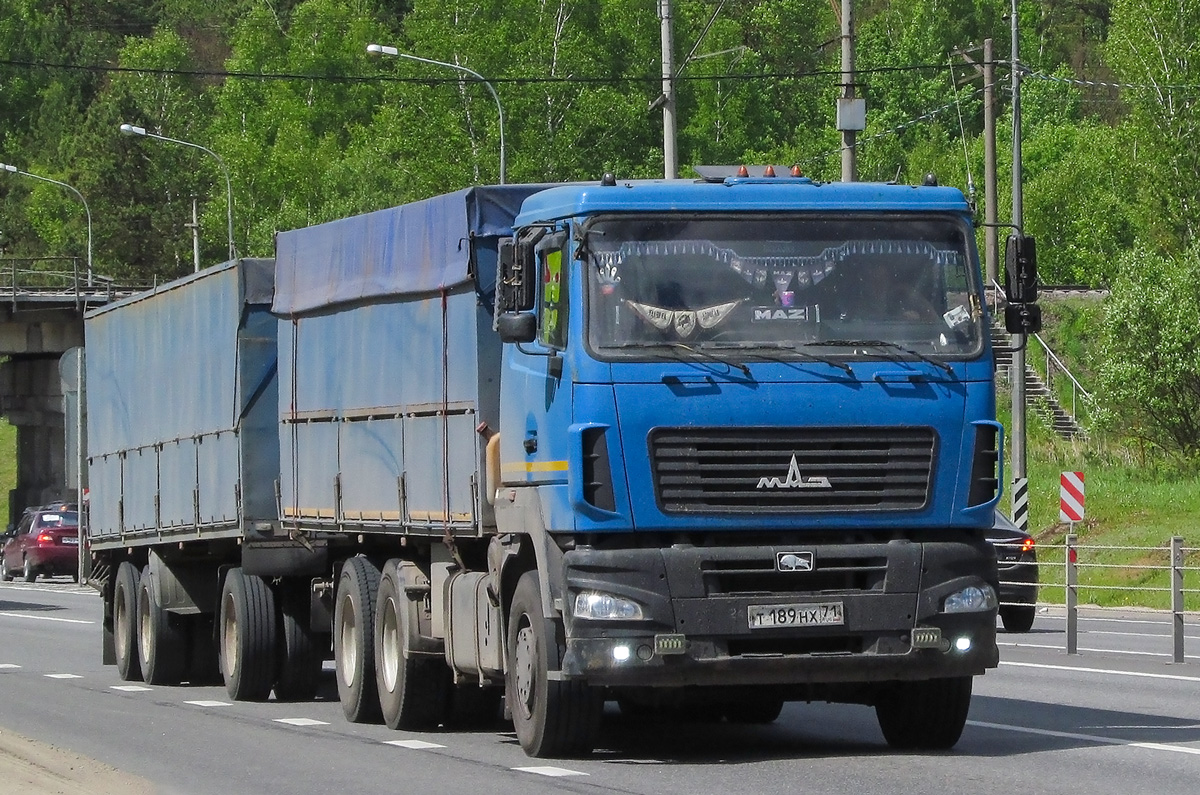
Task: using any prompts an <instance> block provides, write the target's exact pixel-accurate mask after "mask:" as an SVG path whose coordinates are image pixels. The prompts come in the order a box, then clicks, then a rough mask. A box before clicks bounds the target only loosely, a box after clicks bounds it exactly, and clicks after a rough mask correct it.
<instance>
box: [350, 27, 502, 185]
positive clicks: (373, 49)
mask: <svg viewBox="0 0 1200 795" xmlns="http://www.w3.org/2000/svg"><path fill="white" fill-rule="evenodd" d="M367 52H369V53H371V54H372V55H391V56H394V57H396V58H407V59H408V60H410V61H420V62H421V63H429V64H434V65H435V66H445V67H447V68H449V69H455V70H457V71H459V72H462V73H464V74H467V75H470V76H471V77H473V78H475V79H476V80H478V81H479V82H480V83H483V85H484V86H485V87H486V88H487V90H488V91H489V92H491V95H492V99H494V100H495V101H496V112H497V113H498V114H499V116H500V184H501V185H503V184H504V176H505V171H506V170H505V160H504V107H503V106H502V105H501V104H500V97H499V95H497V94H496V89H494V88H492V84H491V83H489V82H488V81H487V80H485V79H484V78H483V75H481V74H479V72H476V71H474V70H473V69H468V68H467V67H465V66H459V65H458V64H454V63H446V62H445V61H435V60H433V59H432V58H422V57H420V56H419V55H409V54H408V53H406V52H400V51H399V50H398V49H396V48H395V47H389V46H387V45H385V44H368V45H367Z"/></svg>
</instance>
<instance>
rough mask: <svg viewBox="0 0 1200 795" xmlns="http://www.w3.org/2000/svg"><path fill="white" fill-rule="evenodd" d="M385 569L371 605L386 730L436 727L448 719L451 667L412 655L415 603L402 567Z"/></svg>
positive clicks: (392, 565) (395, 565)
mask: <svg viewBox="0 0 1200 795" xmlns="http://www.w3.org/2000/svg"><path fill="white" fill-rule="evenodd" d="M403 565H404V564H400V563H397V562H395V561H392V562H389V563H388V565H387V566H386V567H384V573H383V577H382V579H381V580H380V582H379V594H378V596H377V597H376V601H375V639H374V640H375V642H374V648H375V686H376V690H377V691H378V693H379V704H380V709H381V711H382V712H383V722H384V723H385V724H386V725H387V727H388V728H389V729H407V730H410V731H411V730H420V729H435V728H437V727H438V726H439V725H440V724H442V723H444V722H445V721H446V712H447V706H448V700H449V699H448V694H449V690H450V687H451V679H450V669H449V668H448V667H446V664H445V663H444V662H443V661H442V659H438V658H434V657H424V656H418V655H413V654H411V653H410V651H409V643H408V638H409V637H411V636H412V635H414V634H416V630H415V628H414V627H413V622H414V621H415V620H416V615H415V614H414V613H415V609H416V605H414V604H413V603H412V600H411V599H410V598H409V597H408V595H407V594H406V593H405V590H404V586H403V582H402V576H401V573H400V569H401V566H403Z"/></svg>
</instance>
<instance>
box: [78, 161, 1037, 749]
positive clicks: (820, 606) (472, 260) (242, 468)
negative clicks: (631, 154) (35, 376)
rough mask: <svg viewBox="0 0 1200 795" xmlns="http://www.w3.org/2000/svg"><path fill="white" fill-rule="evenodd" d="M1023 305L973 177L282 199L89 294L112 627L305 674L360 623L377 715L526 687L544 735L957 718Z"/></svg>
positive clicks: (993, 603)
mask: <svg viewBox="0 0 1200 795" xmlns="http://www.w3.org/2000/svg"><path fill="white" fill-rule="evenodd" d="M1027 250H1028V251H1029V252H1031V251H1032V246H1028V247H1027ZM1010 259H1012V258H1010ZM1030 260H1031V253H1030ZM1020 263H1021V268H1018V270H1019V271H1020V274H1019V275H1020V276H1021V277H1022V278H1025V279H1028V280H1029V283H1032V277H1030V273H1032V268H1033V264H1032V262H1031V261H1028V262H1026V261H1025V260H1020ZM1025 295H1026V296H1027V297H1029V300H1030V302H1031V301H1032V297H1031V296H1030V295H1029V293H1028V291H1026V293H1025ZM1021 306H1023V305H1020V304H1019V305H1018V311H1014V312H1012V313H1010V314H1012V322H1013V323H1019V322H1021V320H1022V318H1028V317H1030V316H1032V315H1033V314H1035V313H1036V305H1034V304H1032V303H1029V304H1028V306H1026V308H1025V309H1024V310H1022V309H1021V308H1020V307H1021ZM988 322H989V318H988V316H987V302H986V301H985V300H984V292H983V285H982V279H981V275H980V273H979V261H978V254H977V252H976V250H975V244H974V235H973V227H972V218H971V210H970V207H969V206H968V205H967V203H966V201H965V199H964V198H963V196H962V194H961V193H960V192H959V191H957V190H955V189H952V188H943V187H937V186H936V185H924V186H904V185H878V184H859V183H854V184H821V183H817V182H814V181H811V180H809V179H807V178H804V177H800V176H792V177H786V176H783V177H776V176H774V174H773V172H768V171H763V172H760V173H758V174H756V175H754V176H751V175H750V174H749V173H742V174H736V173H732V174H712V173H709V174H708V175H707V176H705V177H702V178H701V179H699V180H696V181H685V180H675V181H643V182H618V181H617V180H615V179H613V178H611V177H606V178H605V179H604V180H602V181H601V182H600V183H590V184H572V185H557V186H551V185H505V186H481V187H474V188H468V189H465V190H461V191H456V192H454V193H450V194H446V195H443V196H438V197H433V198H431V199H427V200H424V201H420V202H414V203H411V204H407V205H403V206H400V207H395V208H389V209H386V210H381V211H377V212H373V213H367V214H364V215H360V216H354V217H351V218H345V219H341V220H338V221H334V222H331V223H326V224H320V225H317V226H313V227H308V228H304V229H297V230H292V231H288V232H283V233H280V234H279V235H278V237H277V241H276V256H275V259H274V260H239V261H236V262H231V263H226V264H224V265H221V266H217V267H216V268H213V269H210V270H208V271H205V272H202V273H200V274H198V275H196V276H193V277H189V278H187V279H184V280H181V281H179V282H175V283H172V284H169V285H164V286H163V287H160V288H158V289H157V290H155V291H153V292H152V293H149V294H146V295H143V296H138V297H135V298H133V299H129V300H128V301H125V302H122V303H121V304H117V305H114V306H112V307H107V308H105V309H102V310H98V311H96V312H93V313H91V314H90V315H89V316H88V318H87V320H86V323H85V332H86V344H87V359H86V360H87V397H86V400H87V408H88V416H89V425H88V428H89V431H88V434H89V449H88V462H89V474H90V484H91V493H92V506H91V516H90V522H89V528H88V533H87V539H86V543H87V544H88V554H89V555H90V556H91V564H92V567H93V573H94V577H93V580H94V584H95V585H96V586H97V587H98V588H99V589H100V590H101V592H102V593H103V594H104V603H105V620H104V628H105V643H104V649H105V659H106V661H111V662H116V663H117V665H118V670H119V672H120V675H121V676H122V677H124V678H127V679H130V678H136V677H138V676H141V677H144V678H145V679H146V680H147V681H153V682H158V683H164V684H166V683H170V682H177V681H181V680H183V679H186V678H189V677H191V678H195V679H199V678H201V677H204V676H210V677H211V676H213V675H214V673H219V675H220V677H221V678H222V679H223V680H224V682H225V685H226V688H227V690H228V692H229V694H230V696H231V697H233V698H235V699H265V698H268V697H270V695H271V693H272V692H273V693H274V694H275V697H276V698H279V699H300V698H306V697H309V696H311V695H312V694H313V692H314V691H315V688H316V686H317V682H318V680H319V677H320V675H321V668H322V664H323V662H324V661H325V660H326V659H329V658H332V659H333V663H334V664H333V668H334V676H335V678H336V681H337V688H338V695H339V699H340V701H341V704H342V708H343V712H344V714H345V716H346V717H347V719H348V720H351V721H373V720H380V719H382V720H383V721H384V722H385V723H386V724H387V725H388V726H389V727H392V728H405V729H436V728H438V727H444V728H445V727H453V726H455V725H457V724H460V723H462V722H464V721H479V720H488V719H492V718H495V717H496V716H497V715H498V714H499V713H500V711H501V710H503V714H504V715H505V716H506V717H508V718H510V719H511V720H512V722H513V725H514V728H515V730H516V734H517V737H518V739H519V741H520V743H521V745H522V747H523V748H524V749H525V751H526V752H527V753H529V754H530V755H532V756H563V755H575V754H583V753H587V752H589V751H590V750H591V749H592V747H593V746H594V744H595V743H596V741H597V736H598V734H597V732H598V730H599V726H600V721H601V716H602V712H603V708H604V704H605V703H606V702H615V703H616V704H617V705H618V707H619V709H621V710H622V711H623V712H631V713H634V714H644V713H646V712H651V711H652V712H655V713H656V714H660V715H666V716H674V717H675V718H676V719H680V720H683V719H688V718H689V717H695V716H698V715H699V716H704V717H706V718H710V719H711V718H717V719H722V718H723V719H727V720H730V721H740V722H756V723H766V722H770V721H772V720H774V719H775V717H777V716H778V714H779V712H780V710H781V708H782V706H783V704H784V703H785V702H788V701H812V700H827V701H833V702H849V703H861V704H868V705H872V706H873V707H874V708H875V710H876V712H877V715H878V718H879V724H880V727H881V729H882V731H883V735H884V737H885V739H886V740H887V742H888V743H889V744H891V745H892V746H895V747H904V748H913V747H915V748H947V747H950V746H952V745H954V743H955V742H957V740H958V738H959V735H960V733H961V731H962V728H963V726H964V724H965V721H966V714H967V709H968V707H969V703H970V697H971V682H972V678H973V677H974V676H977V675H980V674H983V673H984V672H985V671H986V670H987V669H988V668H991V667H994V666H995V665H996V664H997V662H998V651H997V646H996V639H995V633H996V626H995V622H996V614H997V599H996V589H997V575H996V564H995V557H994V553H993V551H992V549H991V547H990V545H989V544H988V543H987V540H986V537H985V535H986V531H987V530H988V529H989V528H990V527H991V522H992V516H993V513H994V506H995V504H996V503H997V501H998V499H999V496H1000V487H999V484H1000V482H1001V474H1002V473H1001V467H1000V450H1001V447H1002V445H1001V427H1000V425H999V424H998V423H997V422H996V420H995V394H994V383H993V357H992V352H991V348H990V341H989V335H988V333H987V328H988Z"/></svg>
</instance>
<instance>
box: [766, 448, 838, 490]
mask: <svg viewBox="0 0 1200 795" xmlns="http://www.w3.org/2000/svg"><path fill="white" fill-rule="evenodd" d="M755 488H760V489H832V488H833V484H832V483H830V482H829V478H827V477H823V476H821V475H813V476H811V477H805V476H804V475H801V474H800V465H799V464H798V463H796V455H795V453H793V454H792V463H791V465H790V466H788V472H787V477H785V478H771V477H765V476H764V477H761V478H759V479H758V486H756V487H755Z"/></svg>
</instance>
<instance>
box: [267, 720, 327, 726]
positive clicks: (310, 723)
mask: <svg viewBox="0 0 1200 795" xmlns="http://www.w3.org/2000/svg"><path fill="white" fill-rule="evenodd" d="M275 722H276V723H286V724H287V725H289V726H328V725H329V723H327V722H326V721H323V720H313V719H312V718H276V719H275Z"/></svg>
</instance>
